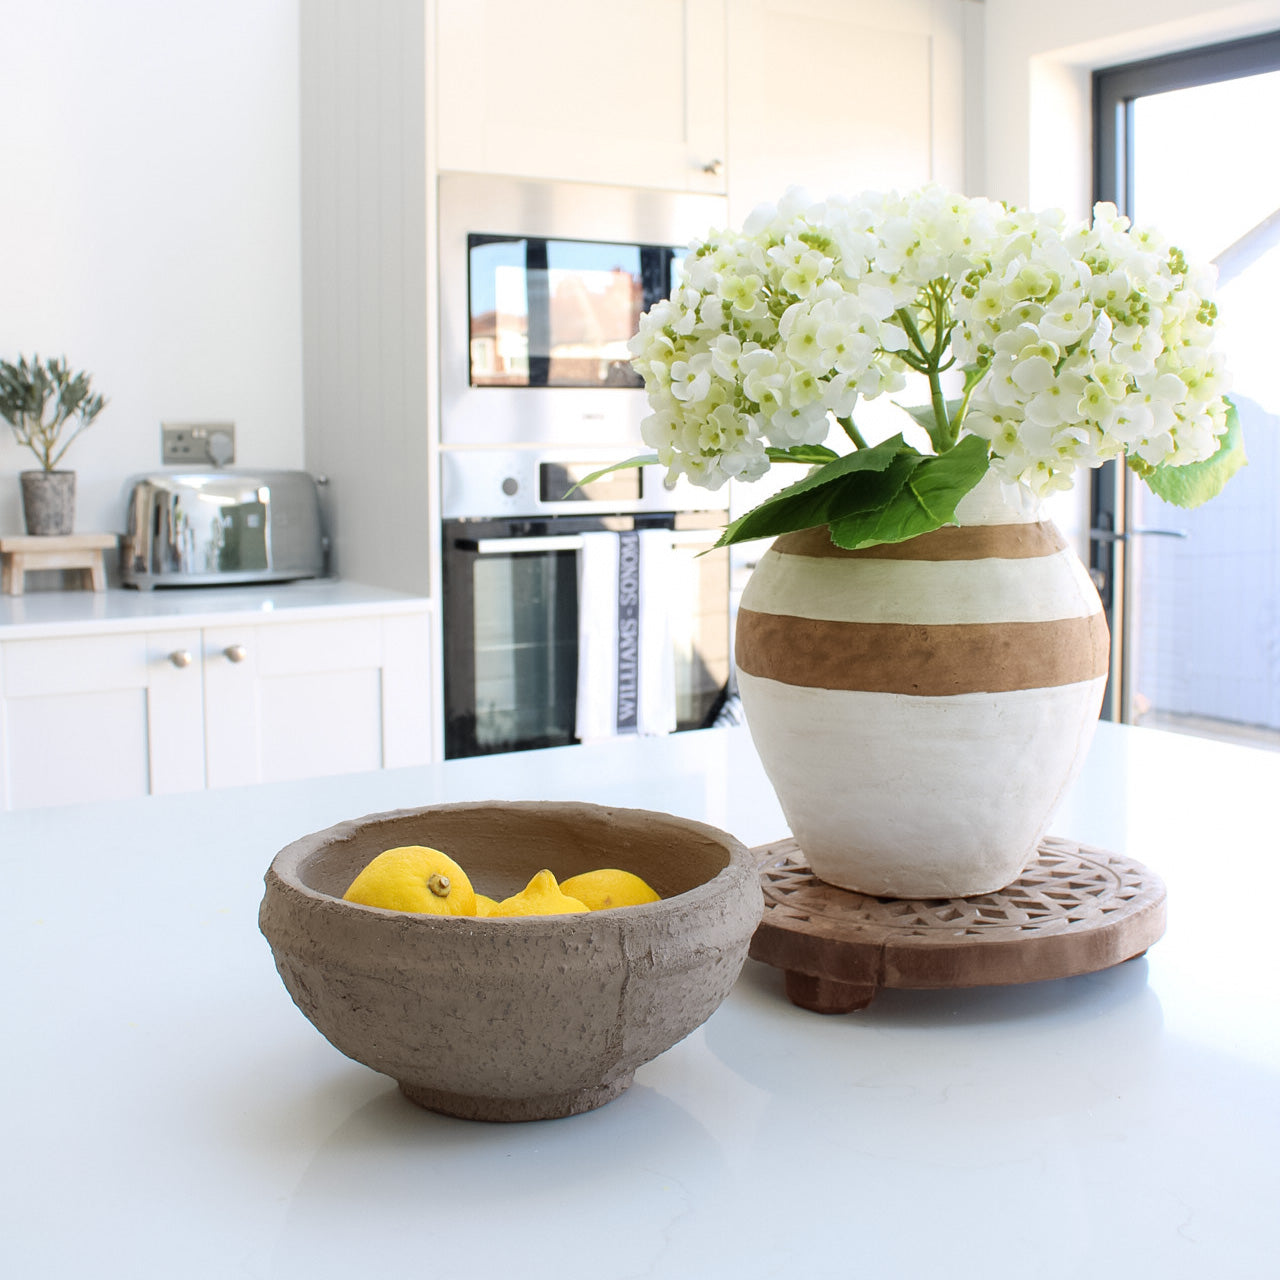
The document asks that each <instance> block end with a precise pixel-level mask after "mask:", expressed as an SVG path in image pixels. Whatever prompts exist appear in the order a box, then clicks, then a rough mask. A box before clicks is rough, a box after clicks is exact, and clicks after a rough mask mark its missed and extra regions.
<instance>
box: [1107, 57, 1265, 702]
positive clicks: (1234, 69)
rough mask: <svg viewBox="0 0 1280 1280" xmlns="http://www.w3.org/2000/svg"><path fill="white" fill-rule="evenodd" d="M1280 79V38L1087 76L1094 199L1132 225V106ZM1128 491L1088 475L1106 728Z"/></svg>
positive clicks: (1123, 637)
mask: <svg viewBox="0 0 1280 1280" xmlns="http://www.w3.org/2000/svg"><path fill="white" fill-rule="evenodd" d="M1268 71H1280V31H1272V32H1268V33H1266V34H1264V35H1257V36H1248V37H1246V38H1244V39H1242V40H1229V41H1226V42H1224V43H1221V44H1213V45H1204V46H1202V47H1200V48H1198V49H1188V50H1185V51H1183V52H1180V53H1170V54H1165V55H1163V56H1162V57H1158V58H1146V59H1143V60H1142V61H1139V62H1126V63H1121V64H1118V65H1116V66H1112V67H1099V68H1098V69H1097V70H1096V71H1094V73H1093V199H1094V201H1095V203H1096V202H1097V201H1100V200H1101V201H1110V202H1111V203H1112V204H1114V205H1115V206H1116V208H1117V209H1118V210H1119V211H1120V212H1121V213H1123V214H1126V215H1127V216H1128V217H1130V218H1132V217H1133V103H1134V99H1135V98H1143V97H1147V96H1149V95H1151V94H1155V93H1169V92H1172V91H1173V90H1175V89H1191V88H1195V87H1196V86H1198V85H1204V84H1216V83H1218V82H1219V81H1222V80H1239V79H1242V78H1243V77H1245V76H1251V75H1260V74H1262V73H1264V72H1268ZM1131 485H1132V477H1131V476H1130V474H1129V470H1128V468H1127V467H1125V466H1124V465H1123V464H1122V463H1116V462H1106V463H1104V464H1103V465H1102V466H1101V467H1099V468H1097V469H1096V470H1095V471H1093V472H1092V474H1091V480H1090V491H1089V574H1090V576H1091V577H1092V578H1093V581H1094V583H1095V585H1096V586H1097V588H1098V594H1099V595H1100V596H1101V597H1102V607H1103V609H1104V611H1105V612H1106V617H1107V625H1108V626H1109V627H1110V628H1111V673H1110V677H1109V679H1108V681H1107V690H1106V694H1105V696H1104V698H1103V704H1102V718H1103V719H1104V720H1128V719H1129V718H1130V705H1129V704H1130V691H1129V689H1128V688H1127V687H1126V685H1127V681H1126V678H1125V674H1124V673H1125V670H1126V663H1125V653H1124V645H1125V643H1126V641H1127V639H1128V637H1127V634H1126V627H1125V621H1126V618H1127V616H1128V614H1129V607H1128V606H1129V603H1130V601H1131V593H1130V588H1129V584H1128V582H1127V580H1126V569H1127V567H1128V566H1127V559H1128V557H1127V556H1126V554H1125V551H1126V545H1125V544H1126V542H1127V541H1128V539H1129V538H1130V537H1131V536H1133V531H1132V530H1131V529H1130V528H1129V524H1128V516H1127V508H1128V497H1129V493H1130V489H1131Z"/></svg>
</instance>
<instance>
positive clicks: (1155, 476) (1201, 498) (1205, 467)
mask: <svg viewBox="0 0 1280 1280" xmlns="http://www.w3.org/2000/svg"><path fill="white" fill-rule="evenodd" d="M1248 461H1249V460H1248V458H1247V457H1245V452H1244V436H1243V434H1242V433H1241V431H1240V415H1239V414H1238V413H1237V412H1236V407H1235V405H1234V404H1232V403H1231V401H1230V400H1228V401H1227V429H1226V431H1225V432H1223V434H1222V435H1221V436H1220V437H1219V438H1218V448H1217V451H1216V452H1215V453H1214V454H1213V456H1212V457H1209V458H1206V459H1205V460H1204V461H1203V462H1189V463H1187V464H1186V465H1185V466H1182V467H1170V466H1164V465H1161V466H1158V467H1151V468H1150V469H1149V470H1148V472H1147V474H1145V475H1143V476H1142V478H1143V479H1144V480H1145V481H1146V483H1147V488H1148V489H1150V490H1151V492H1152V493H1154V494H1155V495H1156V497H1157V498H1163V499H1164V500H1165V502H1172V503H1173V505H1174V506H1175V507H1198V506H1200V505H1201V503H1204V502H1208V501H1209V499H1210V498H1212V497H1214V496H1216V495H1217V494H1219V493H1221V492H1222V487H1223V485H1225V484H1226V483H1227V481H1228V480H1230V479H1231V477H1232V476H1233V475H1235V473H1236V472H1237V471H1239V470H1240V468H1241V467H1243V466H1244V465H1245V464H1246V463H1247V462H1248ZM1134 469H1135V470H1138V469H1137V468H1136V467H1135V468H1134ZM1139 474H1142V473H1141V472H1139Z"/></svg>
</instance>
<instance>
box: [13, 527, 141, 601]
mask: <svg viewBox="0 0 1280 1280" xmlns="http://www.w3.org/2000/svg"><path fill="white" fill-rule="evenodd" d="M117 537H118V535H117V534H114V533H64V534H50V535H48V536H46V537H34V536H32V535H29V534H23V535H15V536H12V537H5V538H0V566H3V585H4V593H5V595H10V596H20V595H21V594H22V589H23V585H24V584H23V577H24V575H25V574H26V572H27V570H28V569H79V570H80V572H81V578H82V582H83V585H84V586H86V587H88V588H89V589H90V590H92V591H105V590H106V589H107V573H106V566H105V564H104V561H103V558H102V553H103V552H104V551H105V550H106V549H107V548H108V547H114V546H115V545H116V539H117Z"/></svg>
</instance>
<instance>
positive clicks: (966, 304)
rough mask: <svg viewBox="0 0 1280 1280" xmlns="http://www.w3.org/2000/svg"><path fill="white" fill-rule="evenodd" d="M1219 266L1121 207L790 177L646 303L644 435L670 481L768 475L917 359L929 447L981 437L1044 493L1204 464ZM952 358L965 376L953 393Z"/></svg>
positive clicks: (638, 342) (1223, 418)
mask: <svg viewBox="0 0 1280 1280" xmlns="http://www.w3.org/2000/svg"><path fill="white" fill-rule="evenodd" d="M1212 283H1213V281H1212V275H1211V273H1210V272H1209V271H1206V270H1200V269H1196V268H1193V267H1192V266H1191V265H1190V264H1188V263H1187V262H1186V261H1185V259H1184V258H1183V256H1182V254H1181V253H1180V252H1179V251H1178V250H1177V249H1176V248H1172V247H1170V246H1168V245H1167V244H1166V243H1165V242H1164V241H1163V240H1162V239H1160V237H1159V236H1158V235H1156V234H1155V233H1154V232H1150V231H1141V230H1131V229H1130V227H1129V223H1128V220H1127V219H1125V218H1123V217H1120V216H1118V215H1117V213H1116V210H1115V208H1114V206H1110V205H1098V206H1097V208H1096V209H1095V211H1094V217H1093V220H1092V222H1091V223H1078V224H1072V223H1069V222H1068V221H1067V220H1066V219H1065V217H1063V215H1061V214H1060V213H1057V212H1051V213H1030V212H1026V211H1022V210H1017V209H1010V208H1007V207H1006V206H1003V205H1000V204H996V203H994V202H992V201H989V200H984V199H973V198H967V197H961V196H956V195H952V194H949V193H947V192H945V191H943V190H941V189H940V188H938V187H932V186H931V187H926V188H924V189H922V190H920V191H918V192H914V193H911V194H908V195H899V194H896V193H891V194H880V193H867V194H864V195H861V196H859V197H856V198H854V199H835V198H833V199H830V200H827V201H825V202H822V203H816V204H815V203H812V202H809V201H807V200H806V199H805V198H804V197H803V196H802V195H801V194H800V193H798V192H791V193H788V195H787V196H786V197H785V198H784V199H783V200H782V201H781V202H780V204H779V205H778V206H777V207H772V206H770V207H765V208H762V209H759V210H757V211H756V212H755V213H754V214H753V215H752V216H751V218H750V219H749V220H748V221H747V223H746V225H745V226H744V228H743V229H742V231H740V232H735V231H730V230H725V231H719V232H715V233H713V234H711V235H710V236H709V237H708V238H707V239H706V240H705V241H702V242H699V243H696V244H695V245H693V246H691V252H690V254H689V256H688V257H687V258H686V259H685V264H684V276H683V280H682V282H681V284H680V286H679V287H678V288H677V289H676V290H675V292H674V294H673V296H672V297H671V298H670V299H669V300H667V301H664V302H661V303H659V304H658V305H656V306H655V307H653V308H652V309H651V310H650V311H649V312H648V313H647V314H646V315H645V316H643V317H642V320H641V324H640V329H639V332H638V333H637V335H636V336H635V337H634V338H633V339H632V342H631V351H632V355H633V357H634V358H633V365H634V367H635V368H636V369H637V371H638V372H639V373H640V374H641V376H642V377H643V378H644V381H645V385H646V388H647V392H648V397H649V401H650V405H651V407H652V413H651V414H650V415H649V416H648V417H647V418H646V419H645V422H644V425H643V435H644V440H645V442H646V444H648V445H649V446H650V447H651V448H653V449H654V450H656V452H657V454H658V459H659V461H660V462H661V463H662V465H663V466H664V467H665V468H666V469H667V477H668V481H669V482H671V483H674V480H675V479H676V478H677V477H678V476H681V475H684V476H688V477H689V479H690V480H692V481H693V482H694V483H696V484H699V485H702V486H704V487H707V488H717V487H719V486H720V485H721V484H723V483H724V481H725V480H726V479H728V478H730V477H740V478H743V479H746V480H752V479H758V478H759V477H760V476H762V475H763V474H764V473H765V471H766V470H768V468H769V466H770V462H771V457H770V454H769V453H768V452H767V450H769V449H773V450H787V449H792V448H794V447H795V446H798V445H816V444H819V443H821V442H822V441H823V440H824V439H825V438H826V436H827V433H828V431H829V429H830V427H831V425H832V423H833V422H838V423H840V424H841V425H842V426H843V427H844V429H845V431H846V432H847V433H848V434H849V435H850V436H851V437H852V439H853V440H854V441H855V443H861V439H860V435H859V433H858V431H857V428H856V427H855V426H854V423H853V411H854V405H855V403H856V401H857V399H858V398H859V397H863V398H866V399H872V398H874V397H876V396H879V395H883V394H885V393H893V392H896V391H899V390H901V389H902V388H903V387H904V386H905V384H906V375H907V373H908V371H909V370H915V371H917V372H919V373H923V374H925V375H926V376H927V377H928V378H929V382H930V387H931V393H932V403H933V409H934V413H933V415H932V422H931V424H930V425H929V434H930V437H931V440H932V443H933V447H934V450H935V451H936V452H939V453H941V452H943V451H945V450H946V449H948V448H950V447H951V446H952V445H954V444H955V442H956V440H957V439H958V437H959V435H960V434H961V433H967V434H974V435H978V436H981V437H983V438H985V439H986V440H987V441H988V442H989V445H990V451H991V466H992V467H994V468H995V469H996V470H997V471H998V472H999V473H1000V474H1001V475H1002V476H1003V477H1004V478H1006V479H1008V480H1019V481H1022V482H1024V483H1026V484H1027V485H1029V486H1030V487H1031V488H1032V489H1033V490H1034V491H1035V492H1037V493H1045V492H1048V491H1050V490H1053V489H1064V488H1069V487H1070V486H1071V483H1072V478H1073V475H1074V473H1075V472H1076V471H1077V470H1078V469H1079V468H1081V467H1094V466H1098V465H1099V464H1100V463H1102V462H1103V461H1105V460H1106V459H1108V458H1113V457H1117V456H1120V455H1125V456H1127V457H1129V458H1130V460H1131V461H1132V462H1133V464H1134V465H1135V467H1137V468H1138V469H1139V470H1144V469H1149V468H1153V467H1156V466H1159V465H1162V464H1163V465H1170V466H1177V465H1180V464H1183V463H1189V462H1198V461H1202V460H1204V459H1206V458H1208V457H1210V456H1211V455H1212V454H1213V453H1214V452H1215V450H1216V449H1217V447H1218V441H1219V437H1220V436H1221V435H1222V433H1223V432H1224V431H1225V430H1226V427H1227V409H1226V404H1225V402H1224V400H1223V393H1224V392H1225V390H1226V389H1227V379H1226V373H1225V370H1224V363H1223V357H1222V356H1221V354H1220V353H1219V352H1218V351H1217V350H1215V348H1214V346H1213V319H1214V315H1215V309H1214V306H1213V303H1212V301H1211V300H1210V291H1211V288H1212ZM951 367H954V368H955V369H956V370H958V371H959V370H963V373H964V379H963V391H962V392H960V395H959V398H958V400H952V401H951V402H948V401H947V400H946V399H945V398H944V396H943V394H942V375H943V371H945V370H946V369H948V368H951ZM951 376H952V378H953V379H956V380H958V378H959V374H958V373H956V374H953V375H951ZM956 390H957V391H959V388H956ZM775 456H776V455H775Z"/></svg>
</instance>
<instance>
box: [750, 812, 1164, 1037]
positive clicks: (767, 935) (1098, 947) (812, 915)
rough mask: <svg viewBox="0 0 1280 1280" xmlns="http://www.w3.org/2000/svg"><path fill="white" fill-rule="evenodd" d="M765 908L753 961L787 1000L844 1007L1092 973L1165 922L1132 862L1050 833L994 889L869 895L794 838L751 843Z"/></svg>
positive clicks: (825, 1008)
mask: <svg viewBox="0 0 1280 1280" xmlns="http://www.w3.org/2000/svg"><path fill="white" fill-rule="evenodd" d="M755 852H756V853H757V854H758V855H759V857H760V881H761V886H762V888H763V889H764V916H763V918H762V919H761V922H760V927H759V928H758V929H757V930H756V932H755V935H754V936H753V937H752V939H751V951H750V954H751V956H752V958H753V959H756V960H763V961H764V962H765V963H766V964H770V965H773V966H774V967H775V968H778V969H782V970H784V971H785V973H786V991H787V997H788V998H789V999H790V1000H791V1002H792V1003H793V1004H797V1005H800V1006H801V1008H804V1009H812V1010H814V1011H815V1012H816V1013H848V1012H850V1011H851V1010H853V1009H863V1008H865V1007H866V1006H867V1005H868V1004H870V1003H871V1001H872V999H873V998H874V996H875V994H876V992H877V991H879V990H880V989H881V988H882V987H894V988H899V989H908V988H912V989H923V988H939V987H982V986H1004V985H1009V984H1014V983H1022V982H1040V981H1043V980H1045V979H1048V978H1068V977H1072V976H1074V975H1076V974H1081V973H1094V972H1096V971H1097V970H1099V969H1107V968H1110V967H1111V966H1112V965H1115V964H1120V963H1121V962H1122V961H1125V960H1132V959H1133V958H1134V957H1135V956H1140V955H1141V954H1142V953H1143V952H1144V951H1145V950H1146V949H1147V948H1148V947H1149V946H1150V945H1151V944H1152V943H1153V942H1155V941H1156V940H1157V939H1158V938H1159V937H1160V936H1161V934H1163V933H1164V926H1165V890H1164V884H1163V883H1162V882H1161V881H1160V879H1159V877H1158V876H1156V875H1154V874H1153V873H1152V872H1151V871H1149V870H1148V869H1147V868H1146V867H1144V866H1143V865H1142V864H1141V863H1139V862H1134V861H1133V860H1132V859H1130V858H1124V857H1121V856H1120V855H1118V854H1114V853H1108V852H1106V851H1105V850H1102V849H1091V848H1088V847H1087V846H1084V845H1079V844H1076V843H1074V842H1073V841H1070V840H1062V839H1059V838H1056V837H1053V836H1049V837H1046V838H1045V839H1044V840H1042V841H1041V842H1040V849H1039V853H1038V855H1037V857H1036V860H1035V861H1034V862H1032V863H1031V865H1030V866H1029V867H1028V868H1027V869H1026V871H1024V872H1023V873H1022V875H1021V877H1020V878H1019V879H1017V880H1015V881H1014V882H1013V884H1011V885H1008V886H1006V887H1005V888H1004V889H1001V890H1000V891H999V892H997V893H984V894H979V895H977V896H975V897H972V898H916V899H911V898H873V897H868V896H866V895H864V894H861V893H853V892H851V891H849V890H847V889H837V888H835V887H834V886H832V885H829V884H824V883H823V882H822V881H821V880H819V879H818V878H817V877H816V876H815V875H814V874H813V872H812V871H811V870H810V869H809V864H808V863H807V862H806V861H805V858H804V855H803V854H802V853H801V852H800V850H799V849H798V848H797V846H796V844H795V842H794V841H793V840H790V839H787V840H780V841H776V842H775V843H773V844H769V845H762V846H760V847H759V848H757V849H756V850H755Z"/></svg>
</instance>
